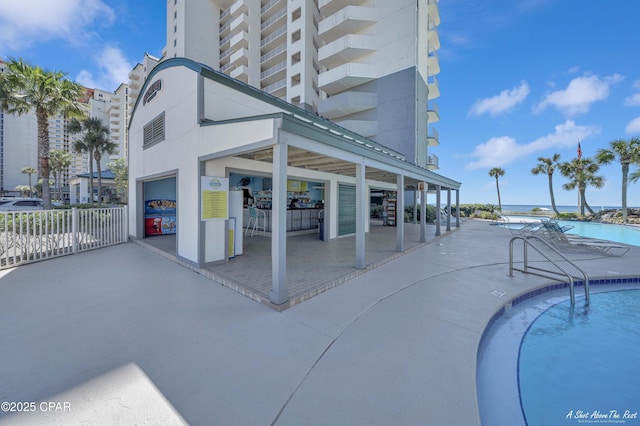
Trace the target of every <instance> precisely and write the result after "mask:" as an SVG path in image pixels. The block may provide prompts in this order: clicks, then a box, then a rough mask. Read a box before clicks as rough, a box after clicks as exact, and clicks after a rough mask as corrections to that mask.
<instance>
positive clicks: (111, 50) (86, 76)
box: [76, 46, 133, 91]
mask: <svg viewBox="0 0 640 426" xmlns="http://www.w3.org/2000/svg"><path fill="white" fill-rule="evenodd" d="M93 59H94V62H95V63H96V64H97V65H98V68H99V69H100V75H99V76H97V77H96V76H94V75H93V74H92V73H91V72H89V71H87V70H82V71H80V73H79V74H78V76H77V77H76V81H77V82H78V83H80V84H82V85H83V86H85V87H91V88H100V89H104V90H110V91H111V90H115V89H117V88H118V86H119V85H120V83H124V82H127V81H129V72H130V71H131V69H132V68H133V65H132V64H131V63H130V62H129V61H127V60H126V59H125V57H124V55H123V54H122V51H121V50H120V49H118V48H117V47H114V46H106V47H105V48H104V49H103V50H101V51H100V52H98V54H97V55H96V56H95V57H94V58H93Z"/></svg>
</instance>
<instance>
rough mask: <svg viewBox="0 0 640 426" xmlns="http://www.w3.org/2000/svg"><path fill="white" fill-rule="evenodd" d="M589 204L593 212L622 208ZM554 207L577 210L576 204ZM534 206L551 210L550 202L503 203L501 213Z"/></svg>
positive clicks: (522, 210) (562, 209)
mask: <svg viewBox="0 0 640 426" xmlns="http://www.w3.org/2000/svg"><path fill="white" fill-rule="evenodd" d="M590 206H591V208H592V209H593V211H594V212H599V211H601V210H611V209H614V210H620V209H621V208H622V207H621V206H594V205H591V204H590ZM556 207H557V209H558V211H559V212H560V213H576V212H577V211H578V206H560V205H557V204H556ZM535 208H540V209H549V210H550V211H553V209H552V208H551V205H550V204H549V205H548V204H503V205H502V212H503V213H506V212H519V213H522V212H530V211H531V210H533V209H535ZM628 208H634V209H635V208H638V207H633V206H629V207H628ZM585 211H586V208H585Z"/></svg>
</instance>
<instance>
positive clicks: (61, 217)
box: [0, 207, 127, 269]
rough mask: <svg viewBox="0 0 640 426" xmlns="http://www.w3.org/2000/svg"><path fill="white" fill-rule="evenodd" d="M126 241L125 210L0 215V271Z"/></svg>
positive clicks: (17, 212) (74, 209)
mask: <svg viewBox="0 0 640 426" xmlns="http://www.w3.org/2000/svg"><path fill="white" fill-rule="evenodd" d="M126 241H127V209H126V207H117V208H95V209H76V208H73V209H71V210H37V211H16V212H1V213H0V269H6V268H12V267H14V266H18V265H22V264H25V263H30V262H37V261H40V260H45V259H50V258H54V257H59V256H66V255H69V254H76V253H79V252H83V251H87V250H93V249H97V248H101V247H107V246H111V245H114V244H120V243H124V242H126Z"/></svg>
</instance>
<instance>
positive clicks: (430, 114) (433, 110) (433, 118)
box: [427, 102, 440, 124]
mask: <svg viewBox="0 0 640 426" xmlns="http://www.w3.org/2000/svg"><path fill="white" fill-rule="evenodd" d="M438 121H440V111H439V110H438V104H437V103H435V102H431V103H430V105H428V106H427V122H428V123H429V124H431V123H437V122H438Z"/></svg>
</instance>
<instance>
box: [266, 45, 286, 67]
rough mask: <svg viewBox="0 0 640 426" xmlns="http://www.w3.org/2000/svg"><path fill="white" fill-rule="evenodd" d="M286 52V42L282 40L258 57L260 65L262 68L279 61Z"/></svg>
mask: <svg viewBox="0 0 640 426" xmlns="http://www.w3.org/2000/svg"><path fill="white" fill-rule="evenodd" d="M286 52H287V43H286V42H284V43H282V44H280V45H278V46H276V47H275V48H274V49H271V50H270V51H268V52H267V53H265V54H264V55H262V56H261V57H260V66H262V67H263V68H269V67H271V66H273V65H275V64H277V63H278V62H281V61H282V60H283V59H284V57H285V55H286Z"/></svg>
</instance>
